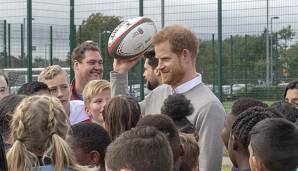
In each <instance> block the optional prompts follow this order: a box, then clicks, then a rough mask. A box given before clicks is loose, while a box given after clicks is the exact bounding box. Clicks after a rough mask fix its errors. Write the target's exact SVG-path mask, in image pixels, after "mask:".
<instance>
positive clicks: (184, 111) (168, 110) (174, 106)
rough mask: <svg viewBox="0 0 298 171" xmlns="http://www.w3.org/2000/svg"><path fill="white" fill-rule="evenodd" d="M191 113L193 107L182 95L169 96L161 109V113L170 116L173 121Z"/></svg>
mask: <svg viewBox="0 0 298 171" xmlns="http://www.w3.org/2000/svg"><path fill="white" fill-rule="evenodd" d="M193 111H194V108H193V105H192V104H191V103H190V100H188V99H186V97H185V96H184V95H183V94H173V95H169V96H168V98H166V99H165V101H164V103H163V106H162V107H161V113H162V114H166V115H168V116H170V117H171V118H172V119H173V120H180V119H183V118H185V117H186V116H189V115H191V114H192V113H193Z"/></svg>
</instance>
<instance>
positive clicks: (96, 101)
mask: <svg viewBox="0 0 298 171" xmlns="http://www.w3.org/2000/svg"><path fill="white" fill-rule="evenodd" d="M110 99H111V91H110V89H104V90H103V91H101V92H98V93H97V94H95V95H94V97H93V98H92V99H91V101H90V104H89V105H86V106H85V110H86V113H87V114H88V115H89V117H90V118H91V119H92V121H93V122H95V123H98V124H100V125H101V126H103V122H104V121H103V116H102V111H103V107H104V105H105V104H106V103H107V102H108V101H109V100H110Z"/></svg>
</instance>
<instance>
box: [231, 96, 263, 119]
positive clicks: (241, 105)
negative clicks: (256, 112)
mask: <svg viewBox="0 0 298 171" xmlns="http://www.w3.org/2000/svg"><path fill="white" fill-rule="evenodd" d="M255 106H260V107H268V105H267V104H266V103H263V102H261V101H259V100H257V99H254V98H248V97H244V98H239V99H238V100H236V101H235V102H234V103H233V105H232V109H231V114H232V115H234V116H238V115H240V113H242V112H244V111H245V110H246V109H248V108H250V107H255Z"/></svg>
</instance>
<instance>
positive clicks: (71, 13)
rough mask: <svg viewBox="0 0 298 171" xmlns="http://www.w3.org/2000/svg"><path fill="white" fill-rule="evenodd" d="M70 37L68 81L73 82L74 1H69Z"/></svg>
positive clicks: (74, 44)
mask: <svg viewBox="0 0 298 171" xmlns="http://www.w3.org/2000/svg"><path fill="white" fill-rule="evenodd" d="M69 27H70V31H69V33H70V35H69V41H70V42H69V46H70V49H69V71H70V80H73V77H74V73H73V69H72V66H71V65H72V63H71V54H72V51H73V49H74V48H75V46H76V43H75V40H76V39H75V34H76V31H75V30H76V28H75V24H74V0H70V25H69Z"/></svg>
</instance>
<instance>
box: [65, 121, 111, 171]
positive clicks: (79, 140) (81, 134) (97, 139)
mask: <svg viewBox="0 0 298 171" xmlns="http://www.w3.org/2000/svg"><path fill="white" fill-rule="evenodd" d="M71 129H72V133H71V134H69V136H70V137H71V139H72V141H71V143H74V145H75V147H79V148H82V150H83V151H84V152H85V153H90V152H91V151H92V150H96V151H98V153H99V154H100V161H99V162H100V166H101V167H104V163H105V162H104V161H105V160H104V158H105V154H106V149H107V147H108V145H109V144H110V143H111V138H110V136H109V134H108V133H107V131H106V130H105V129H104V128H103V127H101V126H100V125H98V124H95V123H78V124H75V125H72V126H71ZM74 150H75V149H74Z"/></svg>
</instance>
